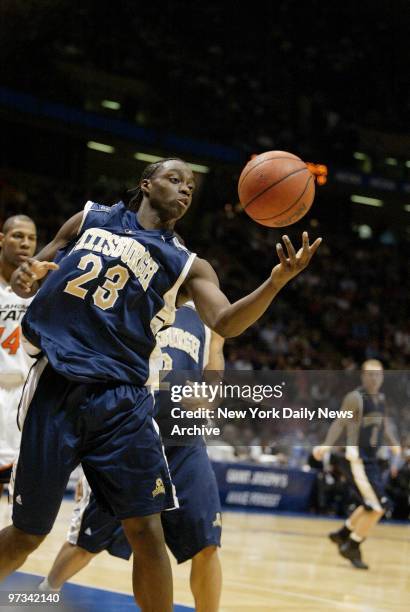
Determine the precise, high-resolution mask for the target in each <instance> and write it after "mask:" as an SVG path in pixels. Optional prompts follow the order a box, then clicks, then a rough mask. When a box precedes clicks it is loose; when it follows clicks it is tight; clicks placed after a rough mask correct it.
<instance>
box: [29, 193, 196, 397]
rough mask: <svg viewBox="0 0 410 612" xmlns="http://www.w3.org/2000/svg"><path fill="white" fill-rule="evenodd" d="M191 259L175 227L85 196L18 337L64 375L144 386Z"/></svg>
mask: <svg viewBox="0 0 410 612" xmlns="http://www.w3.org/2000/svg"><path fill="white" fill-rule="evenodd" d="M194 258H195V254H194V253H191V252H190V251H188V250H187V249H186V248H185V247H184V246H183V245H181V244H180V243H179V241H178V239H177V238H176V236H175V235H174V233H173V232H170V231H167V230H146V229H144V228H143V227H141V225H139V223H138V221H137V217H136V214H135V213H134V212H131V211H129V210H128V209H127V208H126V207H125V205H124V204H123V203H122V202H119V203H118V204H115V205H114V206H112V207H111V208H110V207H107V206H102V205H100V204H95V203H92V202H87V204H86V206H85V209H84V218H83V223H82V226H81V228H80V230H79V233H78V236H77V238H76V239H75V241H73V242H72V243H70V245H68V247H67V248H66V249H64V251H61V252H59V253H58V254H57V257H56V261H57V263H58V264H59V266H60V268H59V270H56V271H53V272H51V273H49V274H48V276H47V278H46V280H45V282H44V283H43V285H42V287H41V288H40V290H39V291H38V293H37V294H36V296H35V298H34V300H33V302H32V304H31V306H30V308H29V309H28V311H27V314H26V316H25V317H24V320H23V332H24V335H25V336H26V338H27V339H28V340H29V341H30V342H31V343H32V344H34V345H35V346H37V347H39V348H41V349H42V350H43V351H44V353H45V354H46V356H47V358H48V360H49V362H50V364H51V366H52V367H53V368H54V369H55V370H57V371H58V372H60V373H61V374H62V375H64V376H66V377H67V378H70V379H73V380H79V381H84V382H100V381H105V382H111V381H112V382H114V381H115V382H123V383H130V384H136V385H143V384H145V382H146V381H147V379H148V376H149V370H150V364H151V363H153V358H154V354H155V346H156V340H155V335H156V333H157V332H158V331H159V330H160V329H161V328H162V327H163V326H165V325H171V324H172V323H173V321H174V318H175V299H176V295H177V292H178V289H179V287H180V286H181V285H182V283H183V282H184V280H185V278H186V276H187V274H188V272H189V269H190V267H191V265H192V263H193V260H194Z"/></svg>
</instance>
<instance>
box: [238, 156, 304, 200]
mask: <svg viewBox="0 0 410 612" xmlns="http://www.w3.org/2000/svg"><path fill="white" fill-rule="evenodd" d="M303 163H304V162H303ZM304 166H305V167H304V168H299V169H298V170H294V171H293V172H291V173H290V174H287V175H286V176H283V177H282V178H281V179H279V180H278V181H276V183H272V184H271V185H269V186H268V187H265V189H263V190H262V191H260V192H259V193H258V194H257V195H256V196H254V197H253V198H252V200H249V202H247V204H245V205H244V206H243V209H244V210H246V209H247V207H248V206H249V205H250V204H252V202H254V201H255V200H257V199H258V198H259V197H260V196H261V195H263V194H264V193H266V192H267V191H269V189H272V187H276V185H279V183H282V181H285V180H286V179H288V178H289V177H290V176H293V175H295V174H298V173H299V172H303V171H304V170H306V171H307V172H309V170H308V168H307V167H306V164H305V163H304Z"/></svg>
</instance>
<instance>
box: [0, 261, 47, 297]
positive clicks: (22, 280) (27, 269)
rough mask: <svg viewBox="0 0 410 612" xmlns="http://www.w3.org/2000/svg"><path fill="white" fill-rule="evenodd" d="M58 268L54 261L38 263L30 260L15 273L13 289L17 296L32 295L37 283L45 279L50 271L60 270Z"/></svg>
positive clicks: (12, 281)
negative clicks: (21, 294)
mask: <svg viewBox="0 0 410 612" xmlns="http://www.w3.org/2000/svg"><path fill="white" fill-rule="evenodd" d="M58 268H59V266H58V265H57V264H56V263H54V262H53V261H38V260H37V259H32V258H29V259H27V260H26V261H25V262H23V263H22V264H21V266H19V267H18V268H17V270H16V271H15V272H14V273H13V275H12V278H11V287H12V289H13V291H15V292H16V293H17V294H19V293H25V294H30V293H31V292H32V288H33V285H34V283H35V282H36V281H38V280H41V279H42V278H44V277H45V276H46V274H48V273H49V271H50V270H58Z"/></svg>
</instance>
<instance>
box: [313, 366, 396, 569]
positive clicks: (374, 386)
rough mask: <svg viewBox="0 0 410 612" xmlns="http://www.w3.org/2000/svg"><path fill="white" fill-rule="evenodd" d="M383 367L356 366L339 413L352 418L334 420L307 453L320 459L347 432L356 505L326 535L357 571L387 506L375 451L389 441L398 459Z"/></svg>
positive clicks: (347, 453) (351, 479) (362, 567)
mask: <svg viewBox="0 0 410 612" xmlns="http://www.w3.org/2000/svg"><path fill="white" fill-rule="evenodd" d="M383 378H384V376H383V365H382V364H381V362H380V361H378V360H377V359H369V360H367V361H365V362H364V363H363V365H362V386H361V387H359V388H358V389H355V390H354V391H351V392H350V393H348V394H347V395H346V397H345V398H344V400H343V404H342V410H346V411H352V413H353V418H352V419H349V422H347V421H346V419H339V420H337V421H334V422H333V423H332V425H331V427H330V429H329V432H328V434H327V437H326V440H325V443H324V445H323V446H317V447H315V448H314V450H313V455H314V457H315V459H317V460H318V461H320V460H321V459H322V458H323V456H324V454H325V453H326V452H327V451H329V450H330V448H331V447H332V446H333V445H334V444H335V442H336V441H337V439H338V437H339V436H340V434H341V433H342V432H343V430H345V429H347V446H346V459H347V461H346V467H347V475H348V477H349V481H350V482H351V483H352V484H353V486H354V489H355V491H356V495H357V496H358V498H359V499H360V505H359V506H358V507H357V508H356V509H355V511H354V512H353V514H352V515H351V516H350V517H349V518H348V519H347V520H346V522H345V524H344V526H343V527H342V528H341V529H339V531H335V532H333V533H330V534H329V538H330V539H331V541H332V542H334V543H335V544H337V545H338V547H339V552H340V554H341V555H342V556H343V557H345V558H346V559H349V561H350V562H351V563H352V565H353V566H354V567H356V568H358V569H368V565H367V564H366V563H364V561H363V560H362V555H361V551H360V544H361V542H363V540H364V539H365V538H366V537H367V536H368V534H369V533H370V530H371V529H372V528H373V527H374V526H375V525H376V524H377V523H378V522H379V521H380V519H381V518H382V516H383V514H384V512H385V509H386V504H387V498H386V495H385V492H384V484H383V479H382V474H381V470H380V467H379V464H378V461H377V453H378V450H379V449H380V447H381V445H382V444H383V440H384V437H386V438H387V440H388V441H389V442H390V444H391V445H392V446H391V450H392V452H393V454H394V455H395V456H396V457H398V456H399V454H400V446H399V442H398V441H397V438H396V435H395V433H394V430H393V427H392V422H391V420H390V419H389V418H388V415H387V414H386V400H385V397H384V394H383V393H381V392H380V388H381V386H382V384H383Z"/></svg>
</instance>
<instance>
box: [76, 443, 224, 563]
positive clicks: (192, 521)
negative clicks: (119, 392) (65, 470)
mask: <svg viewBox="0 0 410 612" xmlns="http://www.w3.org/2000/svg"><path fill="white" fill-rule="evenodd" d="M166 454H167V457H168V462H169V469H170V472H171V477H172V481H173V483H174V485H175V488H176V493H177V497H178V501H179V504H180V507H179V508H177V509H175V510H167V511H165V512H163V513H162V515H161V518H162V526H163V529H164V535H165V541H166V543H167V545H168V547H169V549H170V550H171V552H172V554H173V555H174V557H175V558H176V560H177V561H178V563H183V562H184V561H187V560H188V559H192V557H194V556H195V555H196V554H197V553H199V552H200V551H201V550H203V549H204V548H206V547H208V546H220V545H221V530H222V523H221V504H220V500H219V492H218V487H217V483H216V478H215V474H214V471H213V469H212V466H211V464H210V461H209V458H208V455H207V452H206V447H205V445H204V444H201V445H200V446H190V447H186V446H184V447H182V446H181V447H173V448H172V449H167V450H166ZM67 539H68V541H69V542H70V543H71V544H76V545H78V546H81V548H84V549H85V550H88V551H89V552H91V553H98V552H101V551H102V550H108V552H109V553H110V554H112V555H114V556H116V557H120V558H122V559H129V557H130V555H131V548H130V546H129V544H128V542H127V540H126V538H125V536H124V533H123V530H122V527H121V524H120V523H119V521H117V520H115V519H113V518H112V517H111V516H110V515H109V514H107V513H106V512H104V511H103V510H102V509H101V508H99V506H98V504H97V503H96V500H95V498H94V497H93V496H92V495H91V497H90V495H89V490H88V491H87V487H86V486H84V487H83V497H82V499H81V500H80V501H79V502H77V504H76V507H75V509H74V512H73V517H72V522H71V526H70V530H69V532H68V537H67Z"/></svg>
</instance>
